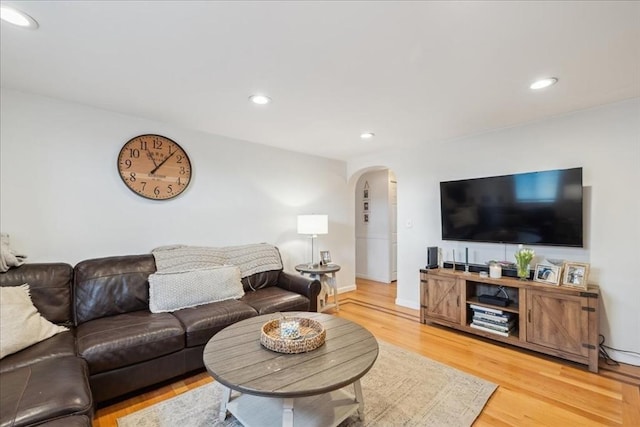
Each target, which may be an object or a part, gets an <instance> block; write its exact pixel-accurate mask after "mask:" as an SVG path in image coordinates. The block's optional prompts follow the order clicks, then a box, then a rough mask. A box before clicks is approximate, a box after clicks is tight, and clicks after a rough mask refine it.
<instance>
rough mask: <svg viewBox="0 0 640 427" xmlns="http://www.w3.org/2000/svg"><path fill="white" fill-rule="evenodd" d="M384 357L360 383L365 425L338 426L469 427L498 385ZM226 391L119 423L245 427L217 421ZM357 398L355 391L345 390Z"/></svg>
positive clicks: (400, 354)
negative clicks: (223, 393) (221, 401)
mask: <svg viewBox="0 0 640 427" xmlns="http://www.w3.org/2000/svg"><path fill="white" fill-rule="evenodd" d="M378 343H379V345H380V354H379V356H378V359H377V360H376V362H375V364H374V365H373V368H371V370H370V371H369V372H368V373H367V374H366V375H365V376H364V377H362V379H361V380H360V382H361V384H362V390H363V394H364V401H365V416H364V421H363V422H360V421H358V420H356V419H348V420H346V421H345V422H343V423H342V424H341V426H340V427H364V426H384V427H387V426H420V427H426V426H437V427H447V426H451V427H461V426H470V425H471V424H473V422H474V420H475V419H476V418H477V417H478V415H479V414H480V412H482V409H483V408H484V405H485V404H486V403H487V401H488V400H489V397H491V394H492V393H493V392H494V391H495V389H496V388H497V386H496V385H495V384H492V383H490V382H488V381H485V380H483V379H480V378H477V377H474V376H472V375H469V374H466V373H464V372H461V371H458V370H457V369H454V368H450V367H448V366H446V365H443V364H441V363H438V362H435V361H433V360H430V359H427V358H426V357H423V356H420V355H418V354H415V353H411V352H409V351H406V350H404V349H401V348H399V347H396V346H394V345H391V344H388V343H385V342H382V341H378ZM221 390H222V387H221V386H220V385H219V384H218V383H216V382H214V383H210V384H206V385H204V386H201V387H198V388H197V389H195V390H191V391H188V392H185V393H183V394H181V395H179V396H176V397H174V398H172V399H169V400H165V401H163V402H160V403H158V404H155V405H153V406H150V407H148V408H145V409H143V410H140V411H138V412H135V413H133V414H130V415H127V416H125V417H122V418H119V419H118V427H175V426H179V427H204V426H208V427H211V426H215V427H241V426H242V424H240V422H238V421H237V420H236V419H235V418H233V417H232V416H228V417H227V419H226V420H225V421H224V422H221V421H219V419H218V408H219V406H220V398H221V394H222V391H221ZM347 390H348V391H349V392H350V393H353V387H352V386H350V387H348V388H347Z"/></svg>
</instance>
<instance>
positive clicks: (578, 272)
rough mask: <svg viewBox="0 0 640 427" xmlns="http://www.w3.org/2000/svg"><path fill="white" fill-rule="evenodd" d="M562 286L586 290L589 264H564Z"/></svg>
mask: <svg viewBox="0 0 640 427" xmlns="http://www.w3.org/2000/svg"><path fill="white" fill-rule="evenodd" d="M563 269H564V274H563V275H562V285H564V286H573V287H575V288H581V289H587V286H588V280H589V264H587V263H585V262H568V261H567V262H565V263H564V266H563Z"/></svg>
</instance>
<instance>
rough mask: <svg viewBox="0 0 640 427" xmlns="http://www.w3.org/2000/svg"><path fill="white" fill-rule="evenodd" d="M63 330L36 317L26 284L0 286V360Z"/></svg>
mask: <svg viewBox="0 0 640 427" xmlns="http://www.w3.org/2000/svg"><path fill="white" fill-rule="evenodd" d="M67 330H68V329H67V328H65V327H64V326H58V325H55V324H53V323H51V322H49V321H48V320H47V319H45V318H44V317H42V315H40V313H39V312H38V309H37V308H36V307H35V306H34V305H33V302H32V301H31V295H30V294H29V285H26V284H25V285H22V286H2V287H0V359H2V358H4V357H5V356H8V355H9V354H13V353H15V352H17V351H20V350H22V349H24V348H27V347H29V346H32V345H33V344H37V343H39V342H40V341H44V340H46V339H47V338H51V337H52V336H54V335H55V334H57V333H59V332H63V331H67Z"/></svg>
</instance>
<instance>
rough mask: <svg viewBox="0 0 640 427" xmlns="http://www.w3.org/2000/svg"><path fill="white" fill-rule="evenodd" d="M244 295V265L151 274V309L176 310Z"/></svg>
mask: <svg viewBox="0 0 640 427" xmlns="http://www.w3.org/2000/svg"><path fill="white" fill-rule="evenodd" d="M242 295H244V290H243V289H242V283H240V269H239V268H238V267H236V266H233V265H226V266H219V267H214V268H202V269H197V270H191V271H182V272H175V273H154V274H152V275H150V276H149V310H151V312H152V313H161V312H167V311H169V312H170V311H176V310H180V309H183V308H188V307H195V306H198V305H202V304H208V303H211V302H216V301H225V300H229V299H236V298H240V297H242Z"/></svg>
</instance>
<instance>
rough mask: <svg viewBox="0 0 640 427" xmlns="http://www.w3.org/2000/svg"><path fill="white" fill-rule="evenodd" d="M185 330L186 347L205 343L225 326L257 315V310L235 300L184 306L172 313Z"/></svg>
mask: <svg viewBox="0 0 640 427" xmlns="http://www.w3.org/2000/svg"><path fill="white" fill-rule="evenodd" d="M173 315H174V316H176V317H177V318H178V320H180V323H182V326H183V327H184V329H185V330H186V331H187V347H195V346H198V345H203V344H206V343H207V342H208V341H209V340H210V339H211V337H212V336H213V335H214V334H215V333H216V332H218V331H220V330H222V329H224V328H225V327H227V326H229V325H231V324H233V323H235V322H239V321H240V320H244V319H248V318H249V317H253V316H257V315H258V312H257V311H256V310H254V309H253V308H252V307H250V306H248V305H247V304H245V303H243V302H240V301H237V300H227V301H219V302H215V303H211V304H205V305H200V306H198V307H192V308H185V309H184V310H178V311H175V312H174V313H173Z"/></svg>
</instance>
